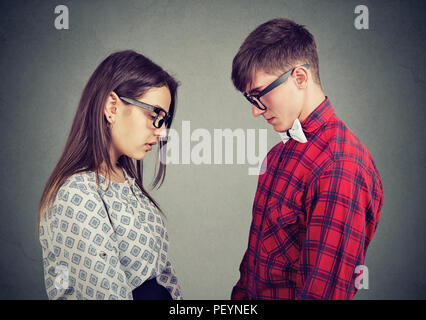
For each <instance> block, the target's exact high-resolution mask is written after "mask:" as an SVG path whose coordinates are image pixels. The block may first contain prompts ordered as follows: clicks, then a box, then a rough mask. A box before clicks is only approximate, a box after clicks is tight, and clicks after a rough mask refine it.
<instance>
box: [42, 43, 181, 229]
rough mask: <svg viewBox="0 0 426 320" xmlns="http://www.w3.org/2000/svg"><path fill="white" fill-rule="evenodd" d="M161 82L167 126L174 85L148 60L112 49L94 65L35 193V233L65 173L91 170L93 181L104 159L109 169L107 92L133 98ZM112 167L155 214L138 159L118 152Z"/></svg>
mask: <svg viewBox="0 0 426 320" xmlns="http://www.w3.org/2000/svg"><path fill="white" fill-rule="evenodd" d="M162 86H167V87H168V88H169V90H170V94H171V97H172V99H171V104H170V108H169V114H170V116H171V117H170V120H169V121H168V123H166V128H167V129H168V128H170V126H171V123H172V120H173V117H174V114H175V109H176V98H177V97H176V91H177V87H178V83H177V81H176V80H175V79H174V78H173V77H172V76H170V75H169V74H168V73H167V72H166V71H164V70H163V69H162V68H161V67H160V66H158V65H157V64H155V63H154V62H152V61H151V60H150V59H148V58H146V57H145V56H143V55H141V54H139V53H137V52H135V51H132V50H126V51H119V52H116V53H113V54H111V55H110V56H108V57H107V58H106V59H105V60H104V61H103V62H102V63H101V64H100V65H99V66H98V67H97V68H96V70H95V71H94V72H93V74H92V76H91V77H90V79H89V81H88V82H87V84H86V86H85V88H84V90H83V93H82V96H81V99H80V102H79V104H78V108H77V111H76V114H75V117H74V120H73V123H72V126H71V130H70V133H69V135H68V138H67V141H66V143H65V147H64V150H63V152H62V155H61V157H60V159H59V161H58V163H57V165H56V167H55V168H54V169H53V172H52V174H51V175H50V177H49V179H48V181H47V183H46V185H45V188H44V191H43V194H42V196H41V200H40V203H39V207H38V215H37V231H38V230H39V227H40V219H41V215H42V214H43V212H48V211H49V210H50V208H51V206H52V205H53V202H54V199H55V197H56V194H57V192H58V190H59V189H60V187H61V186H62V184H63V183H64V182H65V180H66V179H67V178H68V177H70V176H72V175H73V174H76V173H80V172H85V171H94V172H95V173H96V182H97V183H98V184H99V176H98V174H99V169H100V165H101V164H102V163H103V162H105V163H106V166H107V171H108V175H109V173H110V172H111V171H113V166H112V164H111V161H110V155H109V149H110V148H109V147H110V144H111V135H110V131H109V128H108V126H107V120H106V119H105V116H104V112H103V110H104V106H105V102H106V100H107V98H108V96H109V95H110V93H111V92H112V91H114V92H115V93H116V94H117V95H118V96H124V97H129V98H133V99H137V98H138V97H140V96H142V95H143V94H144V93H145V92H146V91H148V90H149V89H150V88H154V87H162ZM166 143H167V140H166V139H160V141H159V148H158V150H159V157H157V163H156V166H155V170H156V171H157V174H156V176H155V178H154V181H153V183H152V186H153V187H157V188H159V187H160V186H161V185H162V183H163V181H164V178H165V175H166V161H165V156H166ZM158 161H159V163H160V164H159V166H158ZM117 165H118V166H120V167H122V168H124V169H125V170H126V171H127V173H128V174H129V175H130V176H131V177H133V178H135V182H136V183H137V185H138V186H139V188H140V189H141V191H142V193H143V194H144V195H145V196H146V197H148V198H149V199H150V200H151V201H152V203H153V204H154V205H155V206H156V207H157V208H158V209H159V210H160V212H161V209H160V207H159V205H158V203H157V202H156V201H155V200H154V199H153V198H152V197H151V196H150V195H149V193H148V192H147V191H146V190H145V189H144V187H143V183H142V175H143V162H142V161H141V160H134V159H131V158H129V157H127V156H126V155H122V156H121V157H120V158H119V159H118V162H117ZM108 180H109V179H108ZM108 187H109V185H108Z"/></svg>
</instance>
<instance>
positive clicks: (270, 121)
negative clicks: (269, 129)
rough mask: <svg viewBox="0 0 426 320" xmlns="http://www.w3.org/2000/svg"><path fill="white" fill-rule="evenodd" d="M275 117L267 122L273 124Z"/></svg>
mask: <svg viewBox="0 0 426 320" xmlns="http://www.w3.org/2000/svg"><path fill="white" fill-rule="evenodd" d="M274 119H275V117H272V118H269V119H267V120H266V121H268V123H272V121H274Z"/></svg>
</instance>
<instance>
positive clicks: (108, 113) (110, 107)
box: [104, 91, 119, 123]
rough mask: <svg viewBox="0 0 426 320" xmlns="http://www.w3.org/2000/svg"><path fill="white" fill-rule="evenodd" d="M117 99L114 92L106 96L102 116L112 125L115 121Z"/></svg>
mask: <svg viewBox="0 0 426 320" xmlns="http://www.w3.org/2000/svg"><path fill="white" fill-rule="evenodd" d="M118 99H119V97H118V96H117V94H116V93H115V92H114V91H111V93H110V94H109V95H108V98H107V100H106V101H105V105H104V114H105V117H106V119H107V121H108V122H109V123H113V122H114V121H115V117H116V116H117V101H118Z"/></svg>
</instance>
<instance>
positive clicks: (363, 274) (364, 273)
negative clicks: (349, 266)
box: [355, 265, 368, 290]
mask: <svg viewBox="0 0 426 320" xmlns="http://www.w3.org/2000/svg"><path fill="white" fill-rule="evenodd" d="M355 273H356V274H358V276H357V277H356V278H355V288H357V289H358V290H360V289H368V268H367V266H364V265H359V266H356V268H355Z"/></svg>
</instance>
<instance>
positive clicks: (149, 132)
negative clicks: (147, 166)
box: [106, 86, 171, 160]
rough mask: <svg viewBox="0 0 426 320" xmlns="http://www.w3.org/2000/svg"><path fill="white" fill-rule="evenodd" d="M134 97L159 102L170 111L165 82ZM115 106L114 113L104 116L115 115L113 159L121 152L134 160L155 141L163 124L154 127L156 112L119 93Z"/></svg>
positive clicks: (142, 155) (157, 103)
mask: <svg viewBox="0 0 426 320" xmlns="http://www.w3.org/2000/svg"><path fill="white" fill-rule="evenodd" d="M116 97H117V96H116ZM136 100H139V101H141V102H145V103H147V104H150V105H153V106H158V107H160V108H162V109H164V110H165V111H166V112H169V108H170V103H171V95H170V90H169V89H168V88H167V87H166V86H164V87H160V88H151V89H149V90H148V91H147V92H146V93H145V94H144V95H143V96H141V97H138V98H136ZM115 106H116V113H115V114H113V113H111V114H108V115H107V114H106V115H107V117H108V116H112V117H114V121H113V124H112V129H111V136H112V147H113V149H114V150H113V152H114V153H115V154H116V159H115V160H117V159H118V158H119V157H120V156H121V155H122V154H124V155H126V156H128V157H129V158H132V159H136V160H142V159H144V158H145V155H146V154H147V152H149V151H151V150H152V147H153V146H154V144H158V138H159V137H160V136H162V135H164V134H165V125H163V126H162V127H161V128H156V127H154V124H153V122H154V118H155V116H156V114H155V112H153V111H150V110H146V109H143V108H141V107H138V106H135V105H132V104H125V103H124V102H123V101H122V100H121V99H119V98H118V97H117V99H116V103H115ZM112 110H113V109H111V111H112ZM110 119H111V118H110Z"/></svg>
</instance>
